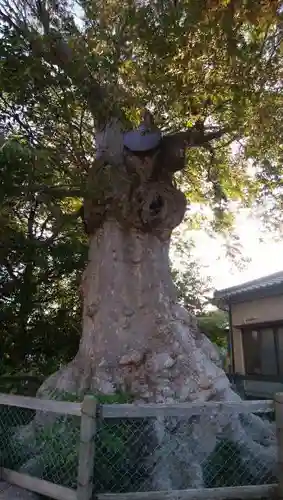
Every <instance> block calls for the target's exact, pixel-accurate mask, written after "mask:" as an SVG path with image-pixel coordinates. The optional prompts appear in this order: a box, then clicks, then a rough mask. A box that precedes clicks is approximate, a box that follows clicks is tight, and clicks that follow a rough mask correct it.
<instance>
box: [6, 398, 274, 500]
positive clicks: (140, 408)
mask: <svg viewBox="0 0 283 500" xmlns="http://www.w3.org/2000/svg"><path fill="white" fill-rule="evenodd" d="M1 405H7V406H14V407H19V408H27V409H31V410H37V411H43V412H53V413H57V414H63V415H75V416H78V417H80V418H81V423H80V446H79V464H78V479H77V489H71V488H66V487H63V486H59V485H56V484H53V483H51V482H49V481H45V480H43V479H38V478H35V477H32V476H29V475H27V474H23V473H19V472H15V471H13V470H10V469H6V468H3V467H2V468H0V479H2V480H4V481H7V482H8V483H10V484H13V485H16V486H19V487H21V488H24V489H27V490H29V491H33V492H35V493H38V494H40V495H44V496H47V497H50V498H54V499H55V500H90V499H91V497H92V483H93V477H92V474H93V468H94V467H93V465H94V457H95V433H96V418H97V416H98V414H99V418H102V419H106V418H107V419H111V418H125V419H127V418H151V417H152V418H156V417H178V418H183V419H185V418H190V417H192V416H195V415H203V414H205V413H207V412H208V413H211V412H221V413H222V414H223V413H228V414H229V413H231V412H235V413H266V412H270V411H272V410H274V409H275V413H276V428H277V438H278V449H279V451H278V465H279V484H271V485H258V486H235V487H221V488H200V489H187V490H180V491H176V490H175V491H148V492H136V493H104V494H100V495H97V498H98V499H99V500H208V499H209V500H214V499H215V500H216V499H220V500H221V499H223V500H224V499H237V498H241V499H252V498H266V497H272V498H274V496H275V494H278V496H279V498H283V394H277V395H276V397H275V400H274V401H272V400H270V401H240V402H230V403H217V402H207V403H176V404H142V405H135V404H112V405H100V406H99V405H97V402H96V399H95V397H93V396H86V397H85V398H84V400H83V402H82V403H70V402H61V401H54V400H52V401H51V400H44V399H38V398H30V397H24V396H12V395H9V394H0V406H1Z"/></svg>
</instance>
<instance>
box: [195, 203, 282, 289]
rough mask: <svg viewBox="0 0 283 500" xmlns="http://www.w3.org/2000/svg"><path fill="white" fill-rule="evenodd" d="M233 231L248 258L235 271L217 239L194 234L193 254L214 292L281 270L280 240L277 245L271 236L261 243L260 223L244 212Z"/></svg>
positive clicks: (200, 233)
mask: <svg viewBox="0 0 283 500" xmlns="http://www.w3.org/2000/svg"><path fill="white" fill-rule="evenodd" d="M236 232H237V234H238V235H239V237H240V241H241V244H242V251H243V255H244V257H247V258H248V259H249V262H248V263H247V264H246V265H245V268H244V269H243V270H238V269H237V268H236V267H235V266H233V264H232V263H231V261H230V260H229V259H228V258H226V257H225V253H224V251H223V250H221V240H220V238H217V239H211V238H209V236H207V234H206V233H205V232H204V231H197V232H195V233H194V235H193V239H194V242H195V245H196V247H195V250H194V255H195V256H196V257H197V258H198V259H199V261H200V263H201V264H202V265H203V266H205V269H204V273H205V274H207V275H209V276H211V278H212V286H213V287H214V288H215V289H218V290H219V289H222V288H228V287H230V286H234V285H238V284H241V283H244V282H245V281H249V280H253V279H257V278H260V277H262V276H266V275H268V274H271V273H275V272H278V271H283V239H282V241H280V242H278V241H277V242H276V241H275V240H273V239H272V235H271V236H270V237H269V238H266V240H267V241H265V242H264V243H263V242H260V239H261V237H262V233H261V231H260V226H259V223H258V222H257V221H256V220H252V219H251V218H249V217H248V215H247V213H245V211H243V212H242V213H241V214H240V215H239V216H238V218H237V224H236Z"/></svg>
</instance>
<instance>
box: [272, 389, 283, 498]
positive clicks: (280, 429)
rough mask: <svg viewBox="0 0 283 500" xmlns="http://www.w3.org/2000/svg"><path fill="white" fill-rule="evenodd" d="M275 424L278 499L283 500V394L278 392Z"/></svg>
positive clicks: (275, 400)
mask: <svg viewBox="0 0 283 500" xmlns="http://www.w3.org/2000/svg"><path fill="white" fill-rule="evenodd" d="M274 402H275V422H276V435H277V447H278V452H277V456H278V498H279V499H283V393H282V392H278V393H277V394H275V397H274Z"/></svg>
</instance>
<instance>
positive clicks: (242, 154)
mask: <svg viewBox="0 0 283 500" xmlns="http://www.w3.org/2000/svg"><path fill="white" fill-rule="evenodd" d="M282 21H283V12H282V8H281V2H279V1H273V0H270V1H267V0H262V1H259V2H254V1H253V0H246V1H245V2H243V1H237V0H230V1H229V0H199V1H198V2H196V1H194V0H180V1H177V2H174V1H169V0H168V1H167V0H155V1H151V2H147V1H145V2H139V1H133V0H127V1H125V2H122V1H120V0H103V1H102V0H101V1H100V0H99V1H97V2H93V1H90V0H80V1H77V2H73V3H71V2H69V1H68V0H58V1H53V0H2V2H1V4H0V80H1V95H0V132H1V151H0V169H1V180H0V197H1V205H0V219H1V224H0V232H1V246H0V258H1V268H0V286H1V301H2V305H1V345H2V346H4V351H3V352H9V356H10V358H11V359H13V363H18V362H19V363H20V362H22V360H23V359H25V355H26V354H27V352H26V350H27V338H28V339H29V342H30V341H31V339H33V341H32V343H30V344H29V347H28V354H29V355H30V356H31V357H32V356H35V357H36V359H37V362H38V360H39V359H40V355H39V351H40V349H41V347H40V345H41V341H42V338H44V342H45V345H46V346H48V345H49V346H50V349H49V350H48V348H47V347H46V350H45V354H44V355H46V356H49V357H50V358H52V357H53V356H54V355H55V347H54V346H55V345H56V356H57V354H58V353H60V350H61V349H62V351H64V356H65V353H66V344H67V345H68V349H69V351H68V355H69V356H70V357H71V356H72V355H73V354H74V352H75V351H76V347H77V342H78V338H79V331H78V324H79V320H78V318H79V317H80V307H81V304H80V299H79V297H78V295H77V293H76V290H77V287H78V275H79V274H80V273H81V270H82V267H83V264H84V262H85V259H86V251H87V239H86V236H85V234H84V231H83V227H82V225H81V223H80V222H78V215H79V210H80V207H81V203H82V197H83V196H84V194H85V193H86V191H87V189H88V185H87V184H86V174H87V173H88V171H89V168H90V166H92V165H93V163H94V158H95V139H94V136H95V131H97V130H98V129H99V127H100V124H101V122H105V121H106V120H107V118H109V117H110V116H113V115H114V116H117V117H118V118H120V119H121V120H122V122H123V123H124V126H125V127H132V126H135V125H136V124H137V123H138V120H139V110H140V109H141V108H143V107H145V106H147V107H148V108H149V109H151V110H152V111H153V113H154V116H155V121H156V125H157V126H158V127H160V128H161V129H162V131H163V133H167V134H168V133H176V132H186V133H187V134H188V148H187V150H186V158H185V162H184V165H183V167H184V168H182V170H181V171H180V172H178V173H177V174H176V176H175V178H176V182H178V183H179V184H180V185H181V187H182V190H183V191H184V192H185V194H186V197H187V202H188V209H190V206H191V205H192V204H193V203H198V204H200V206H201V207H202V206H204V205H206V206H207V207H210V209H211V210H212V213H213V216H211V215H209V216H208V218H207V217H206V216H204V215H203V212H201V211H200V212H199V214H198V215H197V216H195V215H193V213H192V214H191V212H190V210H189V222H190V224H191V225H192V226H194V227H195V225H198V226H202V224H205V225H206V227H207V228H208V230H213V231H222V232H223V231H224V232H229V231H230V230H231V226H232V223H233V215H232V212H231V204H232V205H233V206H234V205H235V204H236V205H239V206H244V207H258V208H259V209H260V215H261V217H262V218H263V219H264V221H265V222H266V223H267V224H268V227H269V228H272V229H274V228H275V229H281V225H282V211H281V204H282V189H281V184H282V160H283V154H282V147H283V144H282V123H283V121H282V99H283V98H282V68H283V66H282V63H283V52H282V39H283V28H282V27H283V24H282ZM206 134H210V136H209V137H211V138H213V137H215V140H212V141H211V142H207V141H206V140H204V137H205V135H206ZM195 146H201V147H195ZM92 189H95V190H97V196H98V197H99V189H102V188H101V186H98V185H95V186H92ZM263 202H264V203H263ZM42 321H43V323H44V324H42V327H40V328H39V323H40V322H42ZM40 324H41V323H40ZM35 325H37V326H36V329H37V333H36V335H33V331H34V330H33V329H34V328H35ZM64 325H65V326H64ZM15 329H17V331H18V335H19V337H18V341H17V342H16V343H15V341H14V338H13V336H11V335H10V334H9V332H11V331H12V330H13V331H15ZM39 332H41V335H42V338H41V337H40V335H39ZM55 338H56V343H55V342H53V340H54V339H55ZM11 362H12V361H11ZM43 365H44V362H43Z"/></svg>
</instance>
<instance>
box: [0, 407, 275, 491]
mask: <svg viewBox="0 0 283 500" xmlns="http://www.w3.org/2000/svg"><path fill="white" fill-rule="evenodd" d="M260 417H261V420H260V419H257V420H256V421H254V418H256V417H253V416H252V415H251V416H250V415H247V414H245V415H237V416H236V417H235V418H236V419H237V424H239V429H245V431H243V432H242V434H238V437H237V439H234V438H235V435H236V434H235V432H236V431H235V425H234V427H233V426H232V427H231V428H230V429H229V432H227V429H226V428H225V427H223V426H222V427H221V428H220V427H219V426H218V427H217V426H215V424H214V422H213V421H212V420H211V418H210V417H209V418H208V417H207V416H206V417H205V418H203V417H202V418H201V417H198V416H193V417H189V418H186V419H185V418H184V417H183V418H176V417H174V418H171V417H170V418H160V417H159V418H158V417H156V418H155V417H150V418H101V417H99V415H98V416H97V419H96V436H95V460H94V471H93V483H94V491H95V492H96V493H106V492H113V493H116V492H117V493H118V492H119V493H122V492H137V491H151V490H167V489H182V488H188V487H207V488H212V487H214V488H215V487H224V486H243V485H259V484H271V483H276V482H277V480H276V477H275V476H274V471H273V470H272V469H271V468H269V467H268V464H269V462H268V457H266V456H265V455H264V450H265V448H266V450H267V449H269V447H268V446H267V445H269V443H270V439H272V433H273V432H274V430H273V429H272V421H273V420H274V415H273V413H272V412H270V413H265V414H261V415H260ZM219 418H220V415H216V416H215V419H216V420H217V421H219ZM80 423H81V419H80V417H76V416H65V415H64V416H62V415H58V414H56V413H49V412H36V413H35V411H32V410H29V409H25V408H19V407H8V406H0V466H2V467H5V468H8V469H12V470H15V471H18V472H23V473H25V474H29V475H31V476H33V477H38V478H42V479H45V480H47V481H50V482H52V483H55V484H59V485H62V486H66V487H70V488H76V486H77V473H78V460H79V458H78V457H79V444H80ZM257 425H259V429H257V430H256V431H255V427H256V426H257ZM231 429H232V431H233V432H234V434H233V432H232V431H231ZM264 429H268V432H266V438H265V436H264V435H263V434H264ZM236 430H237V429H236ZM259 431H260V432H261V438H260V439H261V441H262V442H258V438H257V436H256V435H255V434H256V433H258V432H259ZM231 432H232V434H231ZM233 437H234V438H233ZM273 437H274V438H275V435H273ZM264 439H266V442H265V443H264ZM249 440H250V441H249ZM261 452H263V455H262V454H261ZM256 455H257V457H256Z"/></svg>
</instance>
